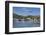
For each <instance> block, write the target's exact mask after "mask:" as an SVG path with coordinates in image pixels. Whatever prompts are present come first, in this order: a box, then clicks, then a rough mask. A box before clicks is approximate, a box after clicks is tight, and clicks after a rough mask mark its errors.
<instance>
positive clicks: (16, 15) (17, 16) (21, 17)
mask: <svg viewBox="0 0 46 35" xmlns="http://www.w3.org/2000/svg"><path fill="white" fill-rule="evenodd" d="M13 18H17V19H23V18H24V19H26V18H31V19H33V18H37V19H40V16H32V15H28V16H22V15H18V14H14V13H13Z"/></svg>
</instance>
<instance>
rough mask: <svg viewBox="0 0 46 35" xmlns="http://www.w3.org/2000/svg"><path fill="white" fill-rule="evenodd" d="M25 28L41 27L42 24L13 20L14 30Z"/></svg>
mask: <svg viewBox="0 0 46 35" xmlns="http://www.w3.org/2000/svg"><path fill="white" fill-rule="evenodd" d="M25 27H40V23H34V21H31V20H29V21H24V20H22V21H18V20H13V28H25Z"/></svg>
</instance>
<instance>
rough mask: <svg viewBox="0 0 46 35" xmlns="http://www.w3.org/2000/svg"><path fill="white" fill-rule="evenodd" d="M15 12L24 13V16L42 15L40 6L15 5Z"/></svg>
mask: <svg viewBox="0 0 46 35" xmlns="http://www.w3.org/2000/svg"><path fill="white" fill-rule="evenodd" d="M13 13H15V14H18V15H22V16H28V15H32V16H38V15H40V8H34V7H13Z"/></svg>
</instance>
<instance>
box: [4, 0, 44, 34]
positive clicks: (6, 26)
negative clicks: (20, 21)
mask: <svg viewBox="0 0 46 35" xmlns="http://www.w3.org/2000/svg"><path fill="white" fill-rule="evenodd" d="M9 3H22V4H37V5H43V20H44V21H43V23H44V24H43V30H39V31H23V32H9ZM34 32H45V3H37V2H22V1H5V34H19V33H34Z"/></svg>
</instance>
